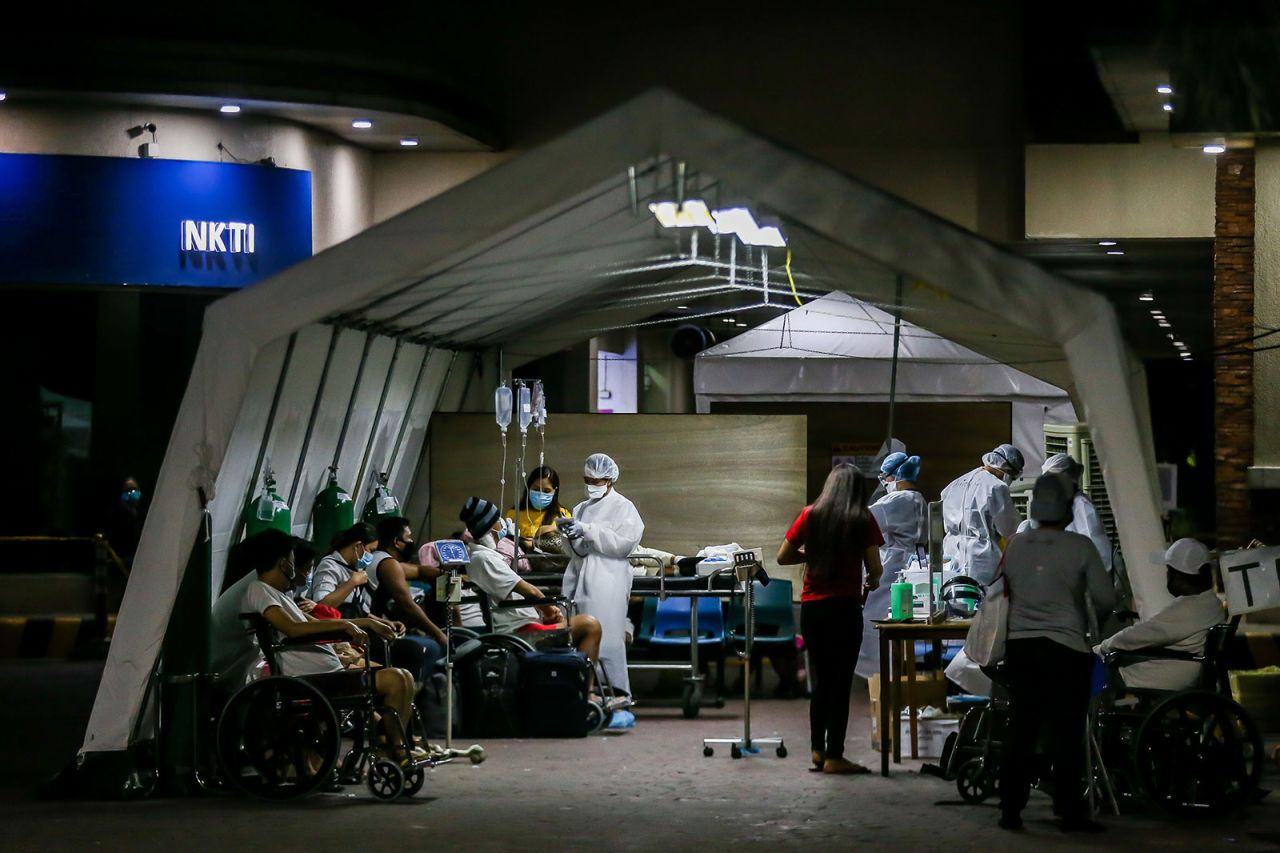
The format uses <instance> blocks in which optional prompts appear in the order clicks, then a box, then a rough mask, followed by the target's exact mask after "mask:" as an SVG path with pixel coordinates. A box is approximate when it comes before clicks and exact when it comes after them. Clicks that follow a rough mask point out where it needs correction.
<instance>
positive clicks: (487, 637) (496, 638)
mask: <svg viewBox="0 0 1280 853" xmlns="http://www.w3.org/2000/svg"><path fill="white" fill-rule="evenodd" d="M478 639H479V640H480V642H481V643H484V645H486V646H489V647H495V648H503V649H510V650H511V651H513V652H515V653H516V654H517V655H524V654H527V653H529V652H531V651H533V646H532V645H530V644H529V643H527V642H526V641H525V640H523V639H521V638H520V637H517V636H516V635H514V634H484V635H482V636H480V637H479V638H478Z"/></svg>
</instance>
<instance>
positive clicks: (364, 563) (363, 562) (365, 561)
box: [356, 551, 373, 572]
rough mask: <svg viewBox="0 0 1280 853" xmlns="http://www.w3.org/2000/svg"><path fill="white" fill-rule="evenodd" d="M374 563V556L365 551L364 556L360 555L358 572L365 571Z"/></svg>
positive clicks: (357, 562)
mask: <svg viewBox="0 0 1280 853" xmlns="http://www.w3.org/2000/svg"><path fill="white" fill-rule="evenodd" d="M372 563H373V555H372V554H370V553H369V552H368V551H365V552H364V553H363V554H361V555H360V558H359V559H358V560H356V569H357V570H358V571H362V572H363V571H364V570H365V569H367V568H369V566H370V565H371V564H372Z"/></svg>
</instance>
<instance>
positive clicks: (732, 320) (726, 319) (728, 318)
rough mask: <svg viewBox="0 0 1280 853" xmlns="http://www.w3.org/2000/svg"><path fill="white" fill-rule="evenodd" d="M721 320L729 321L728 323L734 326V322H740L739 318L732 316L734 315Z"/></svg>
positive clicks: (723, 321)
mask: <svg viewBox="0 0 1280 853" xmlns="http://www.w3.org/2000/svg"><path fill="white" fill-rule="evenodd" d="M720 322H722V323H727V324H728V325H730V326H732V325H733V324H734V323H736V322H738V321H737V320H735V319H734V318H732V317H725V318H724V319H723V320H721V321H720Z"/></svg>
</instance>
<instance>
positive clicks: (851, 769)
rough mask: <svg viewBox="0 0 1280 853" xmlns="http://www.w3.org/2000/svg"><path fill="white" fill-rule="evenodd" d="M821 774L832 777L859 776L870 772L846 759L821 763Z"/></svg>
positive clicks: (830, 759) (833, 759) (835, 759)
mask: <svg viewBox="0 0 1280 853" xmlns="http://www.w3.org/2000/svg"><path fill="white" fill-rule="evenodd" d="M822 772H823V773H827V774H830V775H832V776H861V775H863V774H865V773H870V772H871V771H870V770H868V769H867V768H866V767H863V766H862V765H861V764H854V763H853V762H852V761H850V760H849V759H847V758H828V759H827V760H826V761H824V762H823V763H822Z"/></svg>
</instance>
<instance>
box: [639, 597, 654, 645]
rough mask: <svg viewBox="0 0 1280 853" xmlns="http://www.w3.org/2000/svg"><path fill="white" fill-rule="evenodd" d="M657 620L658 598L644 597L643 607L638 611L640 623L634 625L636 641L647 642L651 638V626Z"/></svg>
mask: <svg viewBox="0 0 1280 853" xmlns="http://www.w3.org/2000/svg"><path fill="white" fill-rule="evenodd" d="M657 621H658V599H656V598H646V599H645V600H644V609H643V610H642V611H641V612H640V624H639V626H637V627H636V637H635V639H636V643H638V644H639V643H647V642H649V640H651V639H653V626H654V623H656V622H657Z"/></svg>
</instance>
